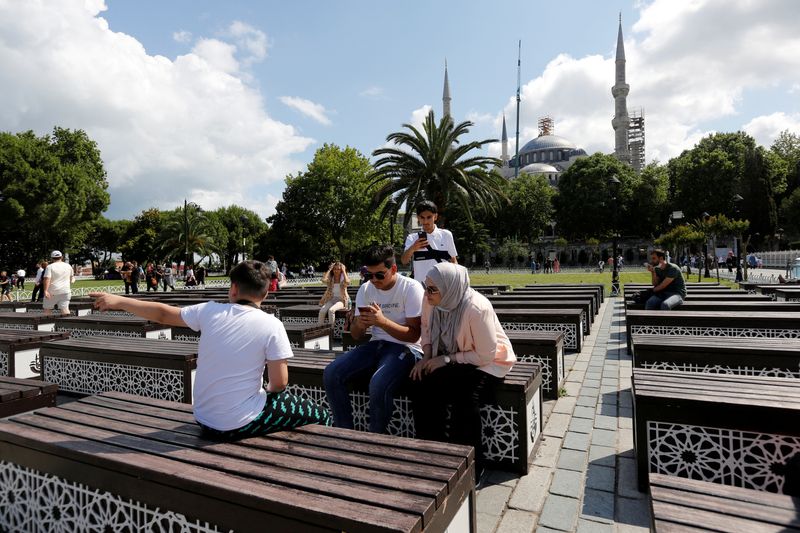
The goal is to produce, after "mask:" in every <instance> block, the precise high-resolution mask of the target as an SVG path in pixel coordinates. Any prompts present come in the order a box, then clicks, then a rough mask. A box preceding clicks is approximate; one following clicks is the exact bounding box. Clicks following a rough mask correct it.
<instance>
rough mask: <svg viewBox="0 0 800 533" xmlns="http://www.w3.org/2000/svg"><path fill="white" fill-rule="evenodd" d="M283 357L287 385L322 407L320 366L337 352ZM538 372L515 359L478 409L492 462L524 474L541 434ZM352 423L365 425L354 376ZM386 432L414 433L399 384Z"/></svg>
mask: <svg viewBox="0 0 800 533" xmlns="http://www.w3.org/2000/svg"><path fill="white" fill-rule="evenodd" d="M294 355H295V356H294V357H292V358H291V359H289V360H288V362H289V383H290V385H289V390H291V391H292V392H294V393H295V394H298V395H300V396H303V397H305V398H309V399H311V400H314V401H315V402H317V403H319V404H320V405H323V406H325V407H326V408H328V399H327V396H326V394H325V387H324V384H323V382H322V372H323V371H324V370H325V367H326V366H328V364H329V363H330V362H331V361H333V359H334V358H335V357H336V356H337V355H340V354H336V353H333V352H328V353H326V352H324V351H321V352H318V351H313V352H312V351H309V350H295V351H294ZM541 385H542V372H541V368H540V367H539V365H538V364H537V363H517V364H516V365H514V368H513V369H512V370H511V372H510V373H509V374H508V375H507V376H506V377H505V379H504V380H503V383H502V384H501V385H500V386H499V387H498V390H497V394H496V397H495V402H494V403H493V404H492V405H484V406H483V408H482V409H481V415H482V418H483V427H484V430H483V443H484V447H485V448H486V450H487V453H486V458H487V461H488V462H489V463H491V464H492V468H501V469H503V470H512V471H514V472H520V473H522V474H525V473H527V472H528V463H529V462H530V461H531V460H532V459H533V455H532V454H534V453H535V452H536V449H537V447H538V445H539V441H540V440H541V434H542V427H543V425H544V424H543V420H542V416H543V415H542V394H541ZM350 397H351V401H352V405H353V419H354V422H355V427H356V429H358V430H361V431H367V428H368V427H369V409H368V407H369V394H368V382H367V380H366V379H365V380H358V381H356V382H355V383H354V384H353V388H352V390H351V396H350ZM394 406H395V409H394V413H393V415H392V419H391V421H390V422H389V428H388V432H389V433H390V434H391V435H398V436H401V437H413V436H414V416H413V413H412V410H411V401H410V400H409V399H408V392H407V389H406V388H404V386H401V389H400V392H399V393H398V396H397V398H396V399H395V402H394Z"/></svg>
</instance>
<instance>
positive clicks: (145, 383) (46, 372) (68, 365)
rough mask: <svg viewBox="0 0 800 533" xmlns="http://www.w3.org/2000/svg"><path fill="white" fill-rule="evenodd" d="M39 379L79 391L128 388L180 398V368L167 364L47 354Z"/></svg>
mask: <svg viewBox="0 0 800 533" xmlns="http://www.w3.org/2000/svg"><path fill="white" fill-rule="evenodd" d="M45 361H46V365H45V367H44V369H43V372H42V379H44V380H45V381H50V382H52V383H58V386H59V390H62V391H68V392H77V393H81V394H99V393H101V392H110V391H116V392H127V393H130V394H137V395H140V396H147V397H150V398H158V399H160V400H170V401H173V402H181V401H183V372H181V371H180V370H175V369H168V368H153V367H147V366H134V365H123V364H117V363H103V362H99V361H83V360H78V359H67V358H62V357H46V358H45Z"/></svg>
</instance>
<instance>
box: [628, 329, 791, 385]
mask: <svg viewBox="0 0 800 533" xmlns="http://www.w3.org/2000/svg"><path fill="white" fill-rule="evenodd" d="M633 346H634V352H635V354H636V355H635V356H634V358H633V365H634V367H636V368H645V369H653V368H655V369H660V370H681V371H683V372H705V373H713V374H738V375H744V376H774V377H784V378H794V379H800V339H761V338H758V339H753V338H742V337H738V338H737V337H733V338H727V339H725V340H724V341H723V342H720V340H719V339H718V338H716V337H698V336H685V337H669V336H664V337H660V336H656V335H634V336H633ZM798 386H799V387H800V382H798Z"/></svg>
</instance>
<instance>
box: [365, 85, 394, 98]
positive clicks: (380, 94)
mask: <svg viewBox="0 0 800 533" xmlns="http://www.w3.org/2000/svg"><path fill="white" fill-rule="evenodd" d="M358 96H361V97H363V98H370V99H372V100H387V97H386V91H385V90H384V89H383V87H379V86H377V85H371V86H369V87H367V88H366V89H364V90H363V91H361V92H360V93H358Z"/></svg>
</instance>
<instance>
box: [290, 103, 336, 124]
mask: <svg viewBox="0 0 800 533" xmlns="http://www.w3.org/2000/svg"><path fill="white" fill-rule="evenodd" d="M280 100H281V102H283V103H284V105H287V106H289V107H291V108H292V109H294V110H295V111H298V112H300V113H302V114H303V115H305V116H307V117H308V118H310V119H312V120H316V121H317V122H319V123H320V124H322V125H324V126H330V125H331V124H332V122H331V119H330V118H328V113H329V112H330V111H328V110H327V109H325V106H323V105H322V104H318V103H316V102H312V101H311V100H306V99H305V98H300V97H299V96H281V97H280Z"/></svg>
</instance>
